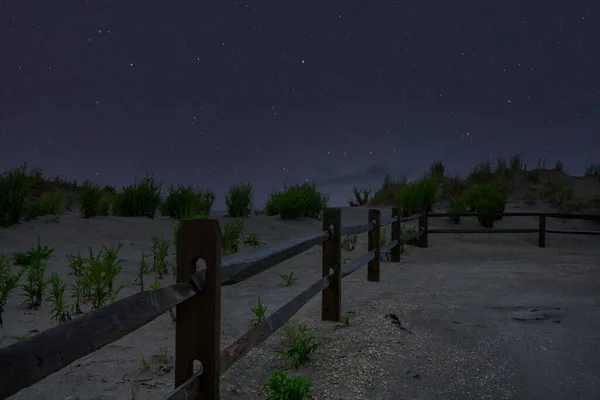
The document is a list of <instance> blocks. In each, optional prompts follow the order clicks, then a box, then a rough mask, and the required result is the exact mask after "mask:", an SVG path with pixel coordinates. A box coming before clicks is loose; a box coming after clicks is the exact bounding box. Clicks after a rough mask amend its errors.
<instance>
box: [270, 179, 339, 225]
mask: <svg viewBox="0 0 600 400" xmlns="http://www.w3.org/2000/svg"><path fill="white" fill-rule="evenodd" d="M328 201H329V195H327V194H325V193H322V192H319V191H318V190H317V187H316V184H314V183H309V182H305V183H303V184H299V185H291V186H286V187H284V189H283V190H281V191H274V192H271V193H270V194H269V197H268V199H267V202H266V204H265V212H266V214H267V215H279V216H280V217H281V219H299V218H315V219H320V218H322V215H323V210H325V208H327V202H328Z"/></svg>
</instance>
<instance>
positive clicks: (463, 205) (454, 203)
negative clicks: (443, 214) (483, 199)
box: [448, 196, 468, 224]
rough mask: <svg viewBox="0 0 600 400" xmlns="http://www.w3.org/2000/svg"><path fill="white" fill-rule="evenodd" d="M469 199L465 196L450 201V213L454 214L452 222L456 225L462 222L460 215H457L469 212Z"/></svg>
mask: <svg viewBox="0 0 600 400" xmlns="http://www.w3.org/2000/svg"><path fill="white" fill-rule="evenodd" d="M467 208H468V205H467V199H466V198H465V197H464V196H457V197H453V198H451V199H450V204H449V205H448V212H449V213H451V214H453V215H452V216H451V217H450V219H451V220H452V222H454V223H455V224H458V223H459V222H460V215H455V214H461V213H464V212H467Z"/></svg>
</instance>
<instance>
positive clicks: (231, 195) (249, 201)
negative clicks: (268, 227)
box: [225, 183, 254, 218]
mask: <svg viewBox="0 0 600 400" xmlns="http://www.w3.org/2000/svg"><path fill="white" fill-rule="evenodd" d="M225 206H226V207H227V215H228V216H230V217H233V218H240V217H247V216H248V215H250V213H251V212H252V209H253V208H254V194H253V193H252V184H250V183H247V184H243V185H233V186H231V187H230V188H229V190H228V191H227V193H225Z"/></svg>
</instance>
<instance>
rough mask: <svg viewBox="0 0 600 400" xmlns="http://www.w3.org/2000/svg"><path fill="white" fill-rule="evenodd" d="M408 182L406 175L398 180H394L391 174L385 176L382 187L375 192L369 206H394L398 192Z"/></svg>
mask: <svg viewBox="0 0 600 400" xmlns="http://www.w3.org/2000/svg"><path fill="white" fill-rule="evenodd" d="M406 182H407V179H406V175H401V176H399V177H397V178H392V176H391V175H390V174H387V175H385V177H384V178H383V183H382V185H381V187H380V188H379V189H377V190H376V191H375V193H374V194H373V197H372V198H371V200H370V201H369V204H370V205H373V206H377V205H389V204H393V203H394V201H395V197H396V194H397V192H398V191H399V190H401V189H402V188H403V187H404V186H405V185H406Z"/></svg>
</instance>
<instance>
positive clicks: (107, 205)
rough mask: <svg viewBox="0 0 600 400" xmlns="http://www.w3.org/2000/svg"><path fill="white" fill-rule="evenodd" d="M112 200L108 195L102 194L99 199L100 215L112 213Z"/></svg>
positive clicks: (104, 215)
mask: <svg viewBox="0 0 600 400" xmlns="http://www.w3.org/2000/svg"><path fill="white" fill-rule="evenodd" d="M111 207H112V200H111V198H110V197H108V196H102V197H101V198H100V200H99V201H98V216H100V217H106V216H108V215H110V211H111V210H110V209H111Z"/></svg>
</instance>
